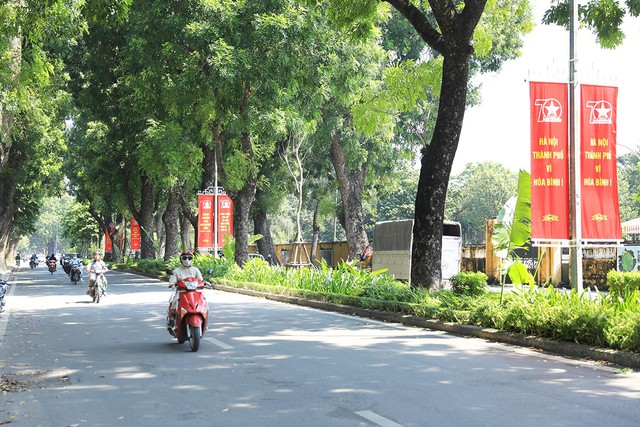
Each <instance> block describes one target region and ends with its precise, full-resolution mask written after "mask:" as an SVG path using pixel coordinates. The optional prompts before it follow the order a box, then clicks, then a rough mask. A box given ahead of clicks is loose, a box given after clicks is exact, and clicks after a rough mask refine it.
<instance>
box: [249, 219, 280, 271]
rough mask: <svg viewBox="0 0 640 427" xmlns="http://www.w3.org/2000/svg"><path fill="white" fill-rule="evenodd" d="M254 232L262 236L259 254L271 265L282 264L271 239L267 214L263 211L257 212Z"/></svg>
mask: <svg viewBox="0 0 640 427" xmlns="http://www.w3.org/2000/svg"><path fill="white" fill-rule="evenodd" d="M253 231H254V233H255V234H262V236H263V237H262V239H260V240H258V252H260V254H261V255H262V256H263V257H264V259H265V260H267V261H268V262H269V264H271V265H276V264H280V262H279V261H278V256H277V254H276V250H275V247H274V245H273V239H272V238H271V229H270V227H269V221H268V220H267V213H266V212H265V211H263V210H260V211H258V212H256V214H255V215H254V216H253Z"/></svg>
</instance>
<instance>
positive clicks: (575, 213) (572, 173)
mask: <svg viewBox="0 0 640 427" xmlns="http://www.w3.org/2000/svg"><path fill="white" fill-rule="evenodd" d="M569 8H570V12H571V17H570V24H569V199H570V201H571V203H570V216H571V242H570V245H569V282H570V283H571V288H572V289H575V290H576V291H578V292H582V290H583V286H582V230H581V227H582V224H581V221H580V215H581V207H580V161H579V159H578V157H577V156H578V154H579V153H580V150H579V148H578V147H577V145H578V144H579V143H580V138H579V136H578V135H579V126H577V124H576V118H577V117H579V108H580V105H579V103H577V102H576V88H577V85H578V83H577V78H576V74H577V68H576V61H577V56H576V39H577V36H578V24H579V23H578V0H570V2H569Z"/></svg>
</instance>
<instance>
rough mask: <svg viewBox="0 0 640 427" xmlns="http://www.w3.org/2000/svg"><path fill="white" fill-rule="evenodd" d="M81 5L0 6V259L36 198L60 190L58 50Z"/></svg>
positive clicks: (29, 218)
mask: <svg viewBox="0 0 640 427" xmlns="http://www.w3.org/2000/svg"><path fill="white" fill-rule="evenodd" d="M78 6H79V4H78V3H77V2H67V1H64V0H52V1H48V2H46V4H43V3H42V2H40V1H36V0H10V1H6V2H3V3H2V4H1V5H0V265H2V264H4V259H5V257H7V256H8V255H9V253H10V252H12V251H13V248H14V247H15V244H16V243H17V241H18V240H19V237H20V235H21V234H24V233H28V232H30V231H32V230H33V229H34V228H35V227H34V225H35V221H36V219H37V213H38V210H39V209H40V204H41V201H42V198H43V197H44V196H45V194H46V193H47V192H51V193H55V192H56V191H58V190H59V189H60V183H61V181H62V180H61V176H60V175H59V174H58V171H59V167H60V157H59V154H60V153H61V151H62V150H63V149H64V141H63V139H62V133H63V129H64V125H63V121H62V116H63V114H64V113H63V111H64V108H66V106H67V97H66V94H65V92H64V78H63V77H64V76H63V75H62V66H63V64H62V62H61V60H60V59H61V57H62V55H63V52H65V51H66V50H67V49H69V46H70V45H72V44H73V42H74V38H75V37H76V36H77V35H78V34H79V32H80V31H82V28H83V25H82V21H81V20H80V19H79V7H78Z"/></svg>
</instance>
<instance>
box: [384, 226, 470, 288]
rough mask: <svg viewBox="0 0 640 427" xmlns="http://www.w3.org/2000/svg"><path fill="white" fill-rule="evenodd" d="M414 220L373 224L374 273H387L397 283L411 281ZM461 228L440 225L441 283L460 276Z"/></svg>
mask: <svg viewBox="0 0 640 427" xmlns="http://www.w3.org/2000/svg"><path fill="white" fill-rule="evenodd" d="M412 246H413V220H412V219H407V220H399V221H382V222H376V225H375V229H374V232H373V256H372V267H373V270H381V269H387V274H390V275H393V276H394V277H395V278H396V279H398V280H410V279H411V250H412ZM461 260H462V227H461V225H460V223H459V222H454V221H444V222H443V224H442V255H441V268H442V279H443V280H449V279H450V278H451V277H452V276H454V275H456V274H458V273H460V262H461Z"/></svg>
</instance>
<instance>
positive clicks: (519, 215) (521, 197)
mask: <svg viewBox="0 0 640 427" xmlns="http://www.w3.org/2000/svg"><path fill="white" fill-rule="evenodd" d="M530 182H531V176H530V175H529V173H528V172H525V171H520V174H519V178H518V196H517V198H516V199H515V202H514V201H513V200H512V201H510V202H507V204H505V206H504V208H503V210H502V211H501V212H500V214H499V215H498V222H497V223H496V225H495V227H494V230H493V236H492V238H493V243H494V247H495V251H496V253H498V256H500V258H503V262H502V265H501V269H502V271H503V279H502V288H503V292H504V277H505V276H504V274H508V275H509V278H510V279H511V282H512V283H513V284H514V285H521V284H529V285H530V286H533V285H534V284H535V279H534V277H533V275H532V274H531V273H530V272H529V271H528V270H527V268H526V267H525V266H524V264H522V263H521V262H520V261H519V259H520V258H519V256H518V255H517V254H516V252H515V251H516V250H518V249H526V248H527V245H528V244H529V239H530V237H531V186H530Z"/></svg>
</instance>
